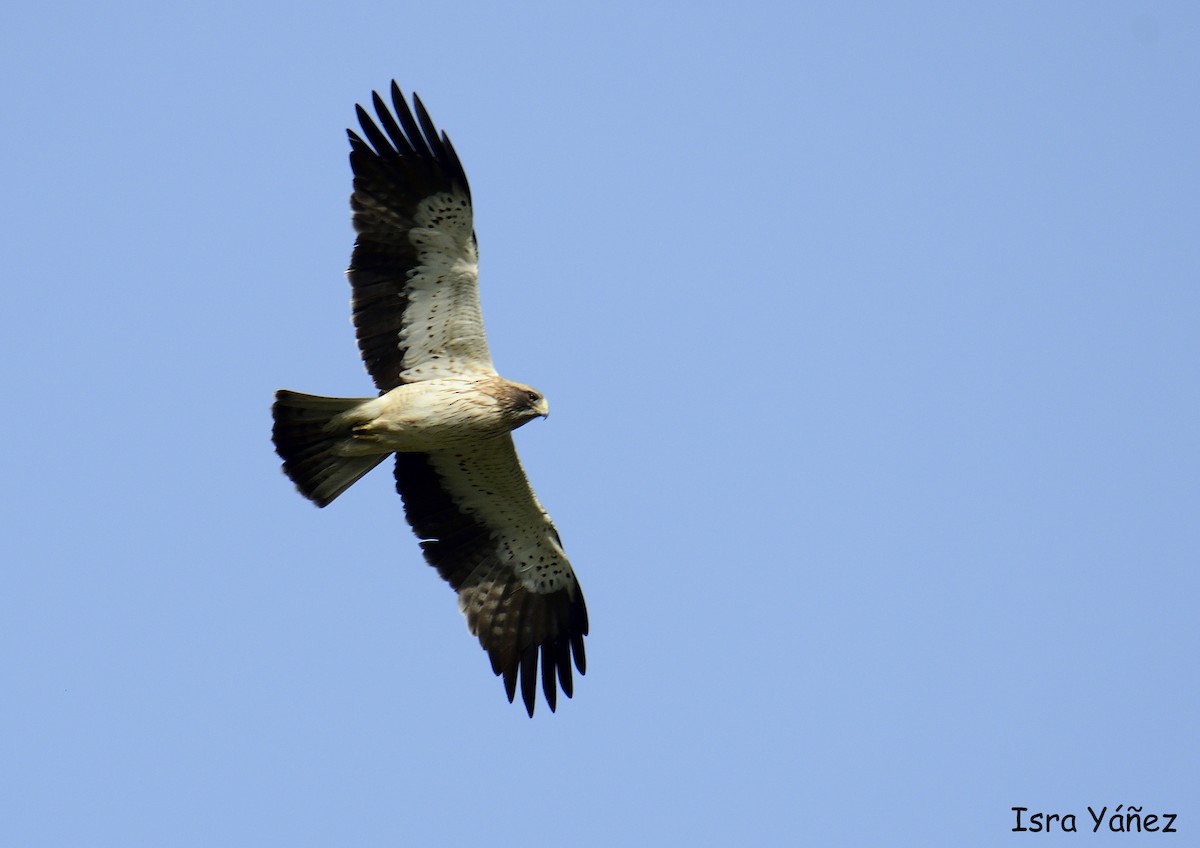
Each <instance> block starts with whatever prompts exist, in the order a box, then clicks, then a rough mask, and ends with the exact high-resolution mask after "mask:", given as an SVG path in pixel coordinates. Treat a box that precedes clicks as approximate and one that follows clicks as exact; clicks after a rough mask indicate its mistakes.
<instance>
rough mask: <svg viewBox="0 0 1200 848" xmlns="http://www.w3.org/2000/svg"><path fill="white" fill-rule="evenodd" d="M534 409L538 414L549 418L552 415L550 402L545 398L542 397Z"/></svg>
mask: <svg viewBox="0 0 1200 848" xmlns="http://www.w3.org/2000/svg"><path fill="white" fill-rule="evenodd" d="M533 411H534V412H536V413H537V414H538V415H540V416H542V417H543V418H549V417H550V403H549V402H548V401H547V400H546V399H545V398H542V399H541V400H539V401H538V402H537V406H535V407H534V408H533Z"/></svg>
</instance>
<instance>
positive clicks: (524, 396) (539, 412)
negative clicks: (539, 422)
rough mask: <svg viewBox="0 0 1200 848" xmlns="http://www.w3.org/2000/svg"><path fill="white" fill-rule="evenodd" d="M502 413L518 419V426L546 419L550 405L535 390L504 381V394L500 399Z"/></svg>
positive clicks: (520, 384)
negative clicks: (534, 420) (502, 407)
mask: <svg viewBox="0 0 1200 848" xmlns="http://www.w3.org/2000/svg"><path fill="white" fill-rule="evenodd" d="M500 400H501V403H502V404H503V405H504V411H505V412H507V413H508V414H509V415H511V416H512V417H514V418H516V419H518V420H519V421H520V424H518V425H517V426H518V427H520V426H521V424H527V423H529V422H530V421H532V420H533V419H535V418H546V417H547V416H549V415H550V404H548V403H547V402H546V398H545V396H544V395H543V394H542V393H541V392H539V391H538V390H537V389H534V388H531V387H529V386H526V385H523V384H522V383H513V382H510V381H507V380H506V381H505V386H504V392H503V394H502V396H501V397H500Z"/></svg>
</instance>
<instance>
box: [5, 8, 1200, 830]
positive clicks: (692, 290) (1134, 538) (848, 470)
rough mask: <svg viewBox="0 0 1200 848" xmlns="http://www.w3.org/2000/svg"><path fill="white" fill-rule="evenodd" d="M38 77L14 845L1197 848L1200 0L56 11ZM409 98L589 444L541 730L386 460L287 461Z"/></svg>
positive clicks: (324, 362)
mask: <svg viewBox="0 0 1200 848" xmlns="http://www.w3.org/2000/svg"><path fill="white" fill-rule="evenodd" d="M0 65H2V66H3V67H2V70H3V73H2V74H0V93H2V94H3V98H4V114H5V120H4V132H3V133H2V134H0V146H2V148H3V160H4V162H5V163H6V165H5V167H4V183H5V191H4V192H3V195H4V201H3V202H4V205H5V208H6V214H5V222H6V225H5V227H4V228H3V231H2V234H0V255H2V256H3V262H4V270H5V277H6V280H7V282H6V284H5V285H4V286H3V287H2V288H0V309H2V314H3V316H4V324H5V331H4V333H3V334H2V335H0V346H2V347H3V355H2V356H0V362H3V363H4V365H3V366H0V367H2V368H3V383H4V388H5V395H6V398H7V401H6V403H5V416H4V417H5V422H6V423H5V434H6V437H7V442H8V446H9V448H8V451H7V452H6V456H7V459H6V473H5V479H6V482H7V485H6V486H5V487H4V494H3V496H2V497H3V499H4V514H5V516H6V518H5V526H6V530H5V532H4V534H3V536H2V541H0V555H2V557H3V560H4V561H5V563H6V564H7V565H6V568H5V576H6V580H5V588H4V591H3V592H2V593H0V676H2V679H3V681H4V683H3V686H4V693H5V694H4V697H3V698H0V762H3V763H4V767H3V768H2V769H0V842H2V843H3V844H6V845H22V846H65V845H80V846H82V845H87V846H130V845H172V846H206V848H207V846H214V845H221V846H243V845H244V846H263V845H288V846H308V845H314V846H323V845H461V844H464V843H465V842H466V841H467V840H475V841H477V840H487V842H486V844H489V845H495V846H509V845H513V846H515V845H528V844H530V843H531V841H537V840H542V841H546V842H562V843H564V844H566V843H570V844H573V845H579V846H608V845H615V844H647V845H648V844H697V845H729V844H752V845H758V844H763V845H765V844H803V843H807V842H811V843H812V844H821V845H856V846H860V845H883V844H886V845H929V844H955V845H967V844H969V845H996V844H1009V842H1010V841H1011V840H1013V839H1018V838H1020V837H1019V836H1017V835H1015V834H1012V833H1011V830H1010V829H1011V828H1012V826H1013V823H1014V819H1013V814H1012V812H1011V809H1010V808H1012V807H1013V806H1024V807H1028V808H1030V809H1031V810H1033V811H1039V810H1040V811H1046V812H1058V813H1060V814H1066V813H1071V814H1074V815H1076V816H1077V817H1078V827H1079V829H1080V830H1081V831H1090V827H1091V825H1090V820H1089V817H1088V813H1087V806H1088V805H1091V806H1093V807H1096V808H1098V807H1100V806H1101V805H1107V806H1108V807H1109V808H1114V807H1115V806H1116V805H1117V804H1123V805H1130V804H1134V805H1139V806H1141V807H1143V809H1144V810H1145V811H1146V812H1160V813H1161V812H1174V813H1177V814H1179V815H1180V820H1179V823H1178V827H1179V828H1180V831H1181V833H1187V832H1189V831H1190V832H1191V833H1192V834H1193V836H1194V834H1195V833H1196V828H1197V826H1198V825H1197V824H1196V821H1197V816H1198V815H1200V808H1198V807H1197V806H1196V798H1197V797H1198V794H1200V793H1198V790H1200V776H1198V773H1197V763H1198V762H1200V748H1198V742H1197V733H1196V718H1195V717H1196V715H1198V714H1200V692H1198V689H1197V685H1196V678H1195V673H1194V671H1192V666H1193V664H1194V661H1195V653H1196V644H1197V637H1198V636H1200V633H1198V627H1197V623H1196V620H1197V612H1196V611H1197V601H1198V578H1197V574H1196V561H1197V550H1198V549H1200V529H1198V527H1200V523H1198V522H1197V515H1198V511H1200V448H1198V446H1197V432H1198V430H1200V426H1198V425H1200V420H1198V419H1200V404H1198V402H1197V397H1198V396H1200V393H1198V392H1197V387H1198V385H1200V340H1198V336H1200V334H1198V329H1200V326H1198V325H1200V238H1197V233H1200V156H1198V154H1197V151H1200V111H1198V110H1197V108H1196V104H1197V103H1200V9H1197V7H1196V6H1195V5H1194V4H1188V3H1161V4H1153V5H1151V4H1142V3H1090V2H1089V3H1084V2H1060V3H1002V4H1001V3H993V4H962V3H916V4H905V5H904V6H903V7H901V6H900V5H898V4H857V3H841V4H821V7H817V6H815V5H813V4H792V3H756V2H745V3H739V4H721V5H716V4H709V3H688V4H683V3H677V4H672V3H661V4H650V5H648V6H647V5H645V4H641V3H627V2H614V3H607V4H587V5H586V6H570V5H568V4H561V3H536V4H533V3H530V4H487V5H484V4H451V3H447V4H440V5H438V4H419V5H417V4H408V3H403V2H392V3H353V2H351V3H339V4H332V3H331V4H326V5H319V6H318V5H306V4H303V3H301V4H298V5H297V4H251V5H250V6H249V7H246V6H245V5H243V4H234V3H211V4H206V5H204V6H194V7H188V8H178V7H173V6H170V5H165V4H135V3H127V2H117V3H115V4H110V5H107V6H96V5H93V4H86V5H85V4H76V3H66V4H54V3H49V4H43V5H41V6H40V7H38V8H37V9H36V10H35V9H34V8H33V7H32V6H31V5H30V4H25V5H23V6H15V7H13V8H11V9H8V10H6V11H5V12H4V13H3V21H2V23H0ZM392 78H396V79H397V80H398V81H399V82H400V84H401V85H402V86H403V87H404V88H405V90H412V89H416V90H417V91H418V92H419V93H420V94H421V96H422V98H423V99H424V100H425V102H426V104H427V105H428V106H429V108H430V111H431V112H432V114H433V116H434V118H435V120H436V121H437V122H438V123H439V125H441V126H443V127H445V128H446V129H447V130H448V132H449V133H450V135H451V137H452V138H453V139H454V142H455V145H456V147H457V149H458V151H459V154H460V156H461V158H462V160H463V162H464V164H465V166H466V169H467V172H468V175H469V177H470V179H471V185H472V190H473V194H474V198H475V201H476V224H477V228H478V232H479V239H480V246H481V253H482V272H481V273H482V278H481V279H482V290H483V291H482V296H483V301H484V309H485V314H486V317H487V320H488V326H489V332H490V341H491V347H492V352H493V355H494V356H495V359H496V361H497V363H498V366H499V367H500V369H501V371H502V373H504V374H505V375H507V376H509V377H511V378H513V379H516V380H520V381H523V382H528V383H530V384H532V385H535V386H537V387H538V388H539V389H541V390H542V391H544V392H545V393H546V394H547V396H548V397H549V399H550V402H551V405H552V407H553V409H554V415H553V416H552V417H551V418H550V419H549V420H548V421H545V422H535V423H534V424H532V425H530V426H529V427H526V428H524V429H523V430H521V431H520V432H519V433H518V434H517V443H518V448H519V450H520V452H521V455H522V458H523V461H524V463H525V465H526V469H527V471H528V472H529V475H530V477H531V479H532V480H533V482H534V485H535V487H536V489H537V491H538V493H539V496H540V497H541V499H542V501H543V503H544V504H545V505H546V506H547V508H548V509H549V510H550V512H551V513H552V514H553V515H554V517H555V520H556V522H557V524H558V526H559V528H560V529H561V531H562V535H563V539H564V543H565V545H566V548H567V551H568V553H569V554H570V555H571V557H572V561H573V563H574V564H575V566H576V570H577V572H578V574H579V575H580V578H581V581H582V584H583V587H584V589H585V591H586V593H587V598H588V603H589V609H590V612H591V619H592V635H591V637H590V639H589V641H588V658H589V672H588V675H587V676H586V677H585V678H582V679H580V680H578V681H577V686H576V693H575V698H574V699H573V700H571V701H566V702H560V705H559V709H558V713H557V714H556V715H551V714H549V713H548V712H547V711H546V710H545V709H544V708H543V709H541V710H539V712H538V715H537V716H536V717H535V718H534V719H533V720H532V721H531V720H529V719H528V718H527V717H526V716H525V714H524V711H523V710H522V709H521V708H520V707H519V705H513V706H510V705H509V704H507V703H506V701H505V699H504V695H503V689H502V686H501V684H500V683H499V682H498V681H497V680H496V679H495V678H493V677H492V675H491V672H490V668H489V665H488V662H487V659H486V657H485V656H484V655H483V653H482V652H481V651H480V650H479V648H478V645H477V644H476V643H475V641H474V640H473V639H472V638H471V637H470V636H469V635H468V634H467V632H466V629H465V627H464V625H463V622H462V620H461V617H460V616H459V614H458V613H457V611H456V608H455V603H454V596H453V594H452V593H451V592H450V591H449V590H448V589H447V588H446V587H445V585H444V584H442V583H441V581H440V580H438V579H437V576H436V574H435V573H434V572H433V571H432V569H430V568H428V567H427V566H426V565H424V564H423V562H422V560H421V558H420V555H419V551H418V548H417V545H416V543H415V541H414V540H413V538H412V536H411V534H410V532H409V530H408V528H407V527H406V525H405V524H404V521H403V515H402V512H401V505H400V501H399V499H398V498H397V497H396V496H395V493H394V491H393V489H392V482H391V479H390V476H389V475H388V474H387V473H386V472H383V471H377V472H375V473H373V474H372V475H370V476H369V477H368V478H366V479H365V480H364V481H363V482H362V483H360V484H358V485H357V486H355V488H354V489H353V490H352V491H350V492H349V493H347V494H346V495H345V496H343V498H342V499H340V500H339V501H338V502H337V503H336V504H334V505H333V506H331V507H330V508H329V509H326V510H322V511H318V510H316V509H314V508H313V507H312V506H311V505H309V504H308V503H307V502H305V501H304V500H303V499H302V498H301V497H299V496H298V495H297V494H296V493H295V492H294V491H293V489H292V487H291V485H290V484H289V483H288V482H287V480H286V479H285V478H284V477H283V476H282V475H281V474H280V472H279V469H278V461H277V459H276V457H275V456H274V454H273V452H272V450H271V446H270V441H269V429H270V415H269V405H270V399H271V393H272V391H273V390H274V389H276V388H278V387H283V386H286V387H289V388H294V389H299V390H304V391H312V392H324V393H329V394H347V395H350V394H366V393H369V391H370V383H369V380H368V378H367V376H366V374H365V372H364V370H363V368H362V366H361V364H360V361H359V359H358V355H357V351H356V349H355V346H354V339H353V332H352V329H351V327H350V324H349V320H348V315H349V311H348V297H349V289H348V286H347V284H346V283H345V281H344V279H343V277H342V272H343V270H344V268H345V266H346V263H347V260H348V258H349V250H350V246H351V243H352V232H351V228H350V219H349V211H348V204H347V196H348V192H349V186H350V172H349V167H348V164H347V159H346V155H347V150H348V148H347V144H346V141H345V136H344V132H343V130H344V128H345V127H347V126H349V125H350V124H351V123H352V122H353V118H354V111H353V107H354V104H355V103H357V102H364V101H366V100H367V99H368V98H369V96H370V92H371V91H372V90H373V89H382V88H383V87H385V86H387V85H388V83H389V81H390V80H391V79H392ZM543 707H544V705H543ZM1040 838H1042V837H1039V839H1040ZM1087 838H1088V837H1087V836H1079V835H1063V836H1060V837H1057V838H1055V837H1051V838H1050V839H1048V840H1046V841H1048V842H1058V841H1062V840H1077V839H1087ZM1134 838H1135V839H1136V837H1134ZM785 840H786V842H785Z"/></svg>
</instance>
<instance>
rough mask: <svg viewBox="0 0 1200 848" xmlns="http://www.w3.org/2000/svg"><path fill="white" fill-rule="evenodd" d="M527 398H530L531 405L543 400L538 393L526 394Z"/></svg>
mask: <svg viewBox="0 0 1200 848" xmlns="http://www.w3.org/2000/svg"><path fill="white" fill-rule="evenodd" d="M525 396H526V397H528V398H529V400H530V402H531V403H537V402H538V401H539V400H541V397H540V396H539V395H538V393H537V392H526V393H525Z"/></svg>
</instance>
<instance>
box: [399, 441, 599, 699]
mask: <svg viewBox="0 0 1200 848" xmlns="http://www.w3.org/2000/svg"><path fill="white" fill-rule="evenodd" d="M396 490H397V491H398V492H399V493H400V496H401V497H402V498H403V499H404V513H405V516H406V517H407V518H408V523H409V524H411V525H412V528H413V531H414V532H415V533H416V534H417V537H418V538H420V539H421V540H422V541H421V549H422V550H423V551H424V553H425V559H426V560H427V561H428V562H429V564H430V565H432V566H434V567H436V568H437V570H438V573H439V574H440V575H441V576H442V578H443V579H445V580H446V581H447V582H448V583H449V584H450V585H451V587H453V589H454V590H455V591H456V592H458V593H459V597H460V599H461V601H462V606H463V609H464V612H465V613H466V616H467V624H468V626H469V627H470V628H471V631H472V632H473V633H476V634H478V636H479V642H480V644H481V645H482V646H483V648H484V650H486V651H487V653H488V657H489V658H490V659H491V661H492V671H494V672H495V673H496V674H497V675H498V676H503V678H504V689H505V692H507V694H508V700H509V701H510V702H511V701H512V700H513V697H514V696H515V695H516V690H517V680H518V677H519V679H520V682H521V699H522V700H523V701H524V702H525V709H526V711H527V712H528V713H529V715H530V716H531V717H532V716H533V707H534V703H535V702H536V700H537V684H538V678H539V674H538V658H539V654H540V655H541V666H542V668H541V675H540V677H541V683H542V692H543V693H545V696H546V703H547V704H548V705H549V706H550V710H551V712H553V711H554V708H555V705H556V696H557V694H558V691H557V687H556V686H555V676H556V674H557V678H558V685H559V686H561V687H562V690H563V694H564V695H566V696H567V697H568V698H570V697H571V695H572V693H573V691H574V685H573V681H572V678H571V661H572V658H573V659H574V662H575V667H576V668H577V669H579V673H580V674H584V673H586V671H587V658H586V657H585V655H584V651H583V637H584V636H586V635H587V632H588V620H587V606H586V605H585V603H584V600H583V592H582V590H580V588H579V585H578V583H576V584H575V596H574V597H573V598H572V597H571V595H570V593H569V592H568V591H567V590H566V589H562V590H559V591H557V592H553V593H551V594H548V595H539V594H537V593H536V592H531V591H529V590H528V589H526V588H525V586H524V585H522V584H521V582H520V580H519V579H518V578H517V575H516V574H515V573H514V571H513V569H512V566H511V565H510V564H508V563H505V562H502V561H501V560H500V558H499V557H498V556H497V554H496V549H497V544H498V541H497V539H496V537H495V535H494V534H493V531H492V529H491V528H489V527H488V526H487V525H485V524H483V523H481V522H480V521H479V520H477V519H476V518H475V517H474V516H472V515H471V514H470V513H467V512H464V511H463V510H461V509H460V508H459V507H458V506H457V505H456V504H455V502H454V500H453V499H452V498H451V497H450V495H449V493H447V491H446V489H445V485H444V482H443V480H442V478H441V476H440V475H439V474H438V472H437V471H436V470H435V469H434V467H433V465H432V464H431V462H430V459H429V457H428V456H426V455H425V454H414V453H398V454H396Z"/></svg>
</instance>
